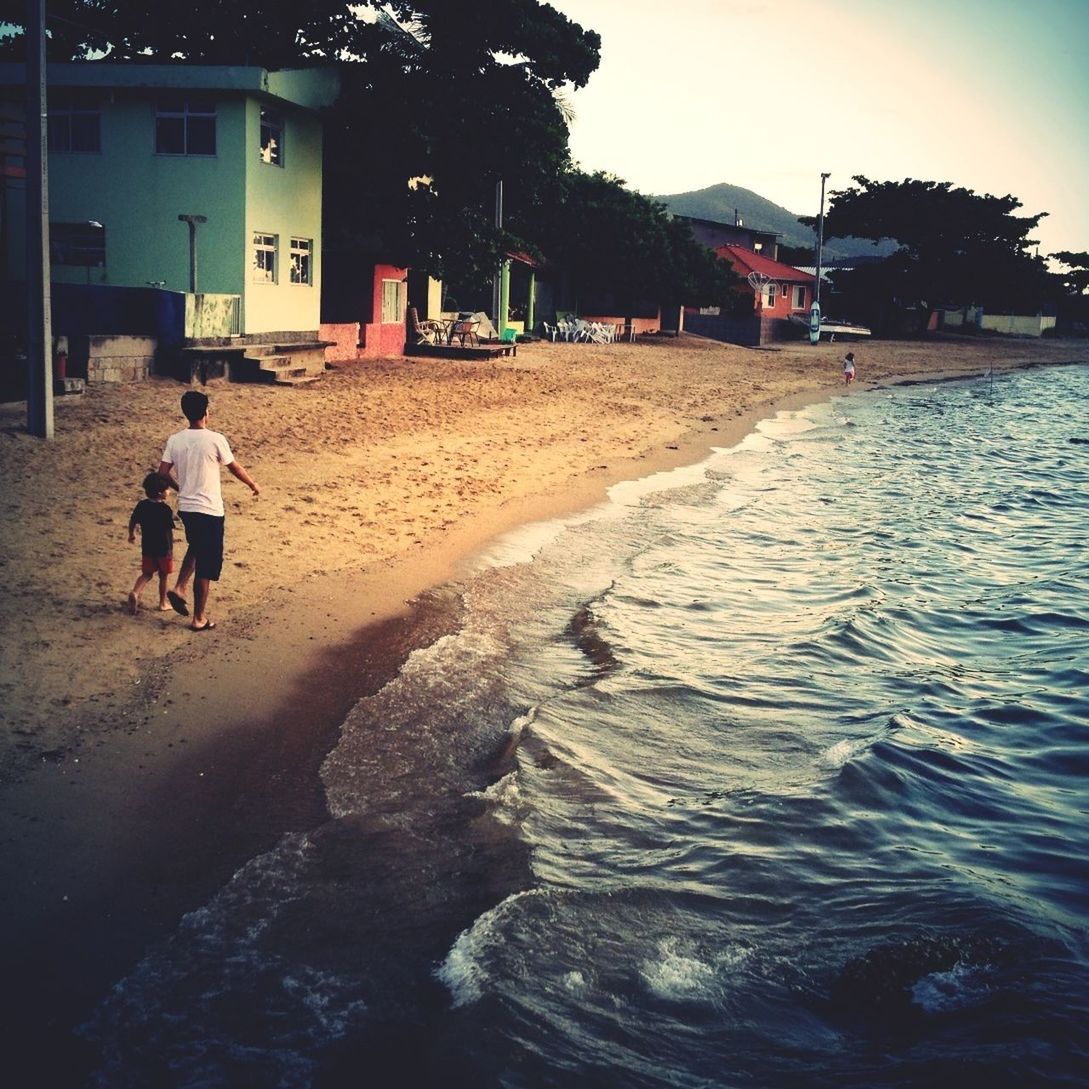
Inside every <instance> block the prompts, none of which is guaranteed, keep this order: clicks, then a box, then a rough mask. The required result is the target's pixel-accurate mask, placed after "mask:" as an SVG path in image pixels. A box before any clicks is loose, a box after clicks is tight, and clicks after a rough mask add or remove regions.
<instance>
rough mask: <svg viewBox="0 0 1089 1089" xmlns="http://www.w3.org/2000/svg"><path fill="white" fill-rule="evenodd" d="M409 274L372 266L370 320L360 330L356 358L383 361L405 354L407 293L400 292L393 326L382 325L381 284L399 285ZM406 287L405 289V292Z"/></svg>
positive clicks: (396, 269) (398, 270)
mask: <svg viewBox="0 0 1089 1089" xmlns="http://www.w3.org/2000/svg"><path fill="white" fill-rule="evenodd" d="M407 275H408V270H407V269H403V268H398V267H397V266H396V265H375V266H374V280H373V282H372V285H371V290H372V294H371V320H370V321H369V322H364V323H362V324H361V325H360V327H359V355H360V356H362V357H365V358H368V359H376V358H386V357H388V356H398V355H404V354H405V339H406V336H407V334H406V329H405V322H406V301H407V299H408V291H407V290H405V291H403V292H402V296H401V314H400V318H399V319H398V320H397V321H396V322H383V321H382V282H383V281H384V280H396V281H402V280H404V279H405V277H406V276H407ZM407 286H408V285H407V284H405V285H404V287H405V288H406V289H407Z"/></svg>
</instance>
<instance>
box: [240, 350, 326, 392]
mask: <svg viewBox="0 0 1089 1089" xmlns="http://www.w3.org/2000/svg"><path fill="white" fill-rule="evenodd" d="M246 362H247V363H253V364H255V365H256V367H257V374H258V378H259V379H260V380H261V381H264V382H274V383H275V384H276V385H278V386H301V385H304V384H305V383H307V382H316V381H317V380H318V377H319V376H318V375H316V374H308V373H307V370H306V367H305V366H302V365H300V364H298V363H296V362H294V361H293V360H292V358H291V357H290V356H287V355H271V354H270V355H265V354H264V353H261V354H259V355H256V356H253V355H249V354H247V356H246Z"/></svg>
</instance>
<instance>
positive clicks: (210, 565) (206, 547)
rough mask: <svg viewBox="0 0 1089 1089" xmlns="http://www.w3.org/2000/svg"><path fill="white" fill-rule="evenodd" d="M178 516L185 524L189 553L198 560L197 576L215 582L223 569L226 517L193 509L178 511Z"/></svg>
mask: <svg viewBox="0 0 1089 1089" xmlns="http://www.w3.org/2000/svg"><path fill="white" fill-rule="evenodd" d="M178 517H179V518H181V520H182V525H183V526H185V539H186V541H187V542H188V543H189V554H191V555H192V556H193V557H194V558H195V559H196V561H197V578H198V579H210V580H211V581H212V582H215V581H216V580H217V579H218V578H219V573H220V572H221V571H222V570H223V525H224V523H225V521H226V519H225V518H222V517H220V518H217V517H216V516H215V515H214V514H198V513H197V512H196V511H191V510H180V511H178Z"/></svg>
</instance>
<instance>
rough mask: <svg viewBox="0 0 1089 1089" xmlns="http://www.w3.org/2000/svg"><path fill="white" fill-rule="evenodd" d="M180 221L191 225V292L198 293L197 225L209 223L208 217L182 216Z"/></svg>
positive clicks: (179, 217)
mask: <svg viewBox="0 0 1089 1089" xmlns="http://www.w3.org/2000/svg"><path fill="white" fill-rule="evenodd" d="M178 219H179V221H180V222H182V223H188V224H189V291H190V293H191V294H193V295H195V294H196V293H197V224H198V223H207V222H208V217H207V216H195V215H180V216H178Z"/></svg>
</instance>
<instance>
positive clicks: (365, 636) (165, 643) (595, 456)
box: [0, 336, 1086, 1039]
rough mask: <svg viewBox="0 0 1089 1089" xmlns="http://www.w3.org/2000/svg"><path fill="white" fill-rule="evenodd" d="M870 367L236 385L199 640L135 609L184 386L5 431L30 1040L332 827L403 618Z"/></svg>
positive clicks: (229, 401) (21, 968)
mask: <svg viewBox="0 0 1089 1089" xmlns="http://www.w3.org/2000/svg"><path fill="white" fill-rule="evenodd" d="M851 347H853V350H854V351H855V355H856V362H857V365H858V381H857V382H856V384H855V386H854V387H852V390H851V392H852V394H854V393H856V392H858V391H861V390H863V389H865V388H867V387H872V386H874V385H878V384H882V383H887V382H892V381H903V380H911V379H918V378H938V377H954V376H960V375H971V374H982V373H984V372H985V371H986V370H987V369H988V368H989V367H991V366H992V365H993V366H994V367H996V368H1007V367H1018V366H1026V365H1034V364H1042V363H1062V362H1071V361H1079V360H1084V359H1085V356H1086V349H1085V344H1084V342H1069V341H1068V342H1064V341H1061V340H1047V341H1023V340H998V339H985V340H973V341H954V340H943V341H928V342H925V343H915V342H875V343H862V344H856V345H853V346H851ZM846 350H847V346H844V345H840V344H831V345H826V344H822V345H820V346H818V347H816V348H812V347H809V346H807V345H798V346H791V347H782V348H779V349H775V350H752V349H745V348H740V347H736V346H730V345H722V344H718V343H715V342H710V341H704V340H700V339H698V338H694V337H686V336H682V337H680V338H676V339H665V338H662V339H658V338H646V339H645V341H644V342H642V343H638V344H631V345H629V344H614V345H587V344H548V343H539V344H531V345H524V346H521V347H520V348H519V351H518V354H517V355H516V356H514V357H511V358H505V359H499V360H496V361H488V362H460V361H445V360H434V359H426V360H424V359H417V360H412V359H396V360H385V361H377V362H361V363H356V364H350V365H344V366H341V367H338V368H337V369H333V370H329V371H328V372H327V373H326V375H325V376H324V378H323V379H322V380H320V381H319V382H316V383H314V384H312V385H309V386H303V387H298V388H286V387H284V388H280V387H272V386H258V385H232V384H230V383H225V382H220V383H213V384H211V385H209V387H208V388H207V392H208V393H209V396H210V398H211V406H212V407H211V415H210V421H209V422H210V426H211V427H213V428H214V429H216V430H220V431H222V432H224V433H225V434H226V435H227V437H228V439H229V440H230V442H231V445H232V447H233V449H234V451H235V453H236V455H237V456H238V458H239V459H240V460H241V462H242V463H243V464H244V465H245V466H246V468H247V469H248V470H249V472H250V474H251V475H252V476H253V477H254V478H255V479H256V480H257V481H258V482H259V483H260V485H261V488H262V494H261V497H260V498H259V499H257V500H254V499H253V498H251V496H250V494H249V492H248V490H247V489H246V488H245V487H244V486H243V485H241V484H240V483H238V482H237V481H235V480H234V479H232V478H230V477H229V476H228V475H227V474H224V495H225V501H226V505H227V555H226V564H225V568H224V574H223V578H222V580H221V582H220V583H219V584H218V585H217V586H216V587H215V588H214V590H213V596H212V603H211V609H210V612H211V615H212V616H213V617H214V619H215V621H216V625H217V627H216V630H215V631H214V632H211V633H208V634H200V635H195V634H194V633H192V632H190V631H189V629H188V627H187V622H186V621H185V620H183V619H182V618H181V617H178V616H177V615H175V614H174V613H173V612H160V611H158V601H157V594H156V592H155V587H154V585H152V586H150V587H148V589H147V590H145V592H144V595H143V601H142V603H141V604H142V607H141V609H140V610H139V612H138V614H137V615H136V616H132V615H129V613H128V612H127V609H126V598H127V595H128V592H129V590H130V588H131V586H132V583H133V580H134V579H135V577H136V575H137V573H138V570H139V546H138V545H130V544H129V543H128V541H127V523H128V518H129V514H130V512H131V510H132V507H133V505H134V504H135V503H136V501H137V500H138V499H139V498H140V497H141V494H142V493H141V490H140V481H141V479H142V477H143V475H144V473H145V472H147V471H148V470H149V469H152V468H154V467H155V466H156V465H157V464H158V461H159V457H160V454H161V451H162V447H163V442H164V440H165V438H166V436H167V435H168V434H170V433H171V432H172V431H174V430H178V429H179V428H181V427H182V426H183V425H184V421H183V419H182V417H181V415H180V410H179V407H178V402H179V397H180V394H181V393H182V392H183V387H181V386H180V385H179V384H178V383H176V382H173V381H170V380H166V379H152V380H149V381H147V382H144V383H140V384H135V385H124V386H109V387H106V386H97V387H92V388H90V389H88V390H87V392H86V393H84V394H83V395H81V396H79V397H72V398H64V399H60V400H58V402H57V406H56V437H55V439H54V440H53V441H52V442H49V443H45V442H42V441H41V440H37V439H34V438H31V437H29V436H28V435H27V434H26V433H25V431H24V421H25V406H23V405H7V406H3V407H2V408H0V448H2V456H0V495H2V496H3V500H2V502H3V507H4V511H3V513H4V517H3V521H2V528H0V569H2V584H3V600H2V607H0V624H2V639H0V724H2V730H0V812H2V814H3V817H2V819H3V833H2V835H3V851H2V852H0V877H2V881H3V887H4V888H5V889H6V890H8V895H7V896H6V897H5V898H4V905H3V911H2V914H0V932H2V933H3V934H4V935H5V941H4V953H3V961H4V964H5V969H6V973H7V975H8V977H9V979H12V980H15V981H16V983H15V985H14V986H12V987H9V988H8V997H7V999H6V1003H5V1004H6V1005H7V1004H13V1010H9V1011H5V1012H6V1013H7V1014H8V1015H9V1020H8V1025H9V1028H10V1026H11V1025H16V1026H18V1025H19V1023H20V1022H22V1024H23V1027H24V1029H25V1028H26V1026H27V1025H30V1024H32V1025H33V1026H34V1030H33V1031H34V1033H36V1034H37V1035H38V1036H40V1037H42V1038H43V1039H44V1038H46V1037H48V1036H49V1034H50V1033H51V1032H53V1031H59V1030H61V1029H62V1028H63V1027H65V1026H66V1025H68V1024H70V1023H71V1021H72V1019H73V1018H74V1017H78V1016H79V1015H80V1014H81V1012H83V1010H84V1006H85V1004H86V1002H87V1001H89V999H90V997H91V996H92V995H93V994H94V993H95V989H96V987H98V986H100V985H101V984H102V983H103V982H108V981H109V980H110V979H111V978H114V977H115V976H116V974H117V973H118V972H119V971H122V970H124V968H125V966H126V965H127V964H128V963H130V962H131V961H132V960H133V959H134V958H136V957H138V956H139V955H140V952H141V951H142V949H143V948H144V947H145V945H146V943H147V942H148V941H150V940H152V939H153V938H154V937H155V936H157V935H159V934H161V933H162V932H163V931H164V929H165V928H166V927H168V926H170V925H171V924H172V922H173V921H174V920H175V919H176V918H177V916H178V914H179V912H181V911H184V910H186V909H187V908H189V907H192V906H194V905H195V904H197V903H199V902H200V900H201V898H202V896H205V895H207V893H208V892H209V891H210V890H212V889H214V888H215V887H217V885H218V884H219V883H221V882H222V881H223V880H224V879H225V878H226V877H227V876H229V874H230V873H231V872H232V869H233V868H234V867H235V866H237V865H238V863H239V862H240V861H241V860H243V859H245V858H247V857H249V856H250V855H251V854H252V853H253V852H254V851H255V850H257V849H259V848H260V847H261V846H262V845H264V844H267V843H269V842H272V841H274V840H275V839H276V838H277V837H278V836H279V835H281V834H282V833H283V832H284V831H287V830H291V829H296V828H305V827H310V826H312V825H313V824H315V823H317V822H318V821H320V820H321V819H322V815H323V813H324V806H323V800H322V796H321V792H320V784H319V783H318V780H317V775H316V772H317V768H318V766H319V764H320V761H321V759H322V755H323V753H324V752H325V751H326V750H327V749H328V747H329V745H330V744H331V743H332V740H333V739H334V737H335V732H336V729H337V726H338V724H339V723H340V721H341V720H342V719H343V716H344V713H345V712H346V710H347V709H348V708H349V707H350V706H351V705H352V704H353V703H354V702H355V701H356V700H357V699H358V698H359V697H360V696H361V695H363V694H366V693H368V692H371V691H374V690H376V689H377V688H378V687H380V686H381V684H382V683H384V681H385V680H386V679H388V677H389V676H390V675H391V673H392V672H393V671H395V670H396V669H397V666H398V663H399V662H400V661H401V660H403V658H404V656H405V655H406V654H407V653H408V652H409V651H410V650H411V649H412V648H411V647H410V646H406V645H404V642H403V634H402V630H401V629H402V625H400V624H399V617H401V616H402V615H404V614H405V613H406V612H407V611H408V610H410V609H412V608H413V605H412V602H413V599H414V598H415V597H416V596H417V595H418V594H419V593H420V592H421V591H423V590H425V589H427V588H429V587H434V586H437V585H439V584H441V583H442V582H444V581H445V580H447V579H449V578H450V577H451V576H453V575H455V574H456V572H457V570H458V565H459V564H460V563H461V562H463V561H464V560H466V559H467V558H468V557H470V556H471V555H472V554H473V553H474V552H475V551H477V550H478V549H479V548H480V547H481V546H483V545H484V544H485V543H486V542H487V541H489V540H491V539H492V538H494V537H495V536H496V535H497V534H500V533H502V532H503V531H505V530H507V529H510V528H513V527H515V526H517V525H520V524H524V523H526V522H530V521H534V520H537V519H542V518H546V517H550V516H553V515H557V514H561V513H567V512H571V511H574V510H578V509H581V508H584V507H587V506H589V505H591V504H593V503H594V502H596V501H598V500H600V499H601V498H602V497H603V496H604V494H605V490H606V488H607V487H608V486H609V485H611V484H613V483H615V482H617V481H620V480H625V479H633V478H638V477H642V476H645V475H648V474H649V473H651V472H654V471H657V470H659V469H663V468H666V467H670V466H676V465H682V464H691V463H694V462H696V461H699V460H700V459H701V457H702V456H703V455H704V454H705V453H706V452H707V451H708V450H709V449H711V448H712V447H716V446H729V445H732V444H733V443H735V442H736V441H738V440H739V439H740V438H741V437H742V436H743V435H744V434H745V433H746V432H747V431H748V430H749V429H750V428H751V427H752V426H753V424H754V423H755V421H757V420H758V419H760V418H761V417H762V416H764V415H767V414H768V413H770V412H773V411H775V410H776V409H777V408H782V407H790V406H791V405H800V404H802V403H806V402H809V401H813V400H817V399H820V398H823V397H826V396H829V395H832V394H836V393H840V392H842V391H843V385H842V376H841V370H840V360H841V358H842V356H843V353H844V351H846ZM183 551H184V543H183V542H180V541H179V544H178V545H176V548H175V556H176V560H177V561H178V562H180V558H181V555H182V552H183ZM61 996H63V998H62V997H61ZM16 1013H18V1015H19V1016H16ZM12 1018H13V1019H12Z"/></svg>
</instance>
